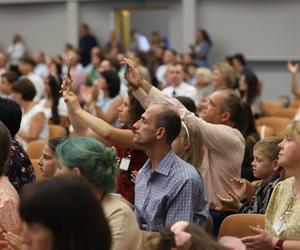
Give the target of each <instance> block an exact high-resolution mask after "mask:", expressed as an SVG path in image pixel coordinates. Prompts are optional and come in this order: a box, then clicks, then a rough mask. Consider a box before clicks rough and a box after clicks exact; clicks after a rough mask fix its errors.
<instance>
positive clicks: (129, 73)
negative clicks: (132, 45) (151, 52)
mask: <svg viewBox="0 0 300 250" xmlns="http://www.w3.org/2000/svg"><path fill="white" fill-rule="evenodd" d="M123 63H125V65H126V66H125V67H127V69H126V70H125V79H126V80H127V82H128V84H129V85H130V86H131V87H132V88H133V89H138V88H139V87H140V86H141V83H142V81H143V80H144V77H143V76H142V74H140V72H139V70H138V67H137V64H136V63H135V62H134V61H133V60H131V59H129V58H124V62H123Z"/></svg>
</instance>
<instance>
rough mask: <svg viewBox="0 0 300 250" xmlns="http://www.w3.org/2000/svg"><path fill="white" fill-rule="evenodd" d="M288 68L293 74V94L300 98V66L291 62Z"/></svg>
mask: <svg viewBox="0 0 300 250" xmlns="http://www.w3.org/2000/svg"><path fill="white" fill-rule="evenodd" d="M287 68H288V70H289V72H290V74H291V91H292V93H293V94H294V95H295V96H296V97H298V98H300V88H298V86H297V73H298V70H299V64H298V63H296V64H293V63H292V62H291V61H289V62H288V63H287Z"/></svg>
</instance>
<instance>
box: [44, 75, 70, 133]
mask: <svg viewBox="0 0 300 250" xmlns="http://www.w3.org/2000/svg"><path fill="white" fill-rule="evenodd" d="M59 91H60V81H58V80H57V78H56V77H54V76H52V75H50V76H48V77H47V78H46V79H45V98H44V99H42V100H41V101H40V102H39V105H40V106H42V107H43V111H44V114H45V116H46V119H47V122H48V123H50V124H56V125H61V126H63V127H64V128H67V127H68V125H69V119H68V111H67V107H66V104H65V102H64V99H63V98H62V97H61V95H60V93H59Z"/></svg>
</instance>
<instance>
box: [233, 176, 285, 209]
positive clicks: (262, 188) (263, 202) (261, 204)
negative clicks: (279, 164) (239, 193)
mask: <svg viewBox="0 0 300 250" xmlns="http://www.w3.org/2000/svg"><path fill="white" fill-rule="evenodd" d="M279 181H280V175H279V174H276V175H274V176H273V178H272V179H271V181H270V182H268V183H263V182H262V183H261V184H259V185H258V186H257V187H256V189H255V193H254V196H253V199H252V201H251V203H249V202H247V201H244V202H242V203H243V205H242V207H241V208H240V210H239V211H238V213H243V214H245V213H249V214H250V213H251V214H264V213H265V212H266V210H267V207H268V204H269V200H270V198H271V195H272V192H273V189H274V187H275V186H276V184H277V183H278V182H279Z"/></svg>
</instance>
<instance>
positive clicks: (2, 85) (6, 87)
mask: <svg viewBox="0 0 300 250" xmlns="http://www.w3.org/2000/svg"><path fill="white" fill-rule="evenodd" d="M17 79H18V74H17V73H16V72H14V71H8V72H5V73H3V74H2V75H1V76H0V97H2V98H9V97H10V95H11V85H12V83H13V82H14V81H16V80H17Z"/></svg>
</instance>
